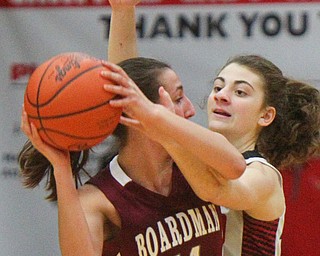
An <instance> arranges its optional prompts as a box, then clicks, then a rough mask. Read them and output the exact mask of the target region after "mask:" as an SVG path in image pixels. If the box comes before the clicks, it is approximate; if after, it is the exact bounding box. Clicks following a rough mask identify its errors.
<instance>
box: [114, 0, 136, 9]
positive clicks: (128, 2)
mask: <svg viewBox="0 0 320 256" xmlns="http://www.w3.org/2000/svg"><path fill="white" fill-rule="evenodd" d="M109 3H110V5H111V7H112V8H119V7H130V6H136V5H137V4H138V3H140V0H109Z"/></svg>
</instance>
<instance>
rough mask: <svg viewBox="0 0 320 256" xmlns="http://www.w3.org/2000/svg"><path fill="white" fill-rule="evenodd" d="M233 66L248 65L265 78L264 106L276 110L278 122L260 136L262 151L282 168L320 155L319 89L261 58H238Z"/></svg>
mask: <svg viewBox="0 0 320 256" xmlns="http://www.w3.org/2000/svg"><path fill="white" fill-rule="evenodd" d="M231 63H237V64H239V65H241V66H245V67H247V68H249V69H250V70H251V71H252V72H254V73H255V74H257V75H259V76H260V77H261V78H262V81H263V83H264V92H265V102H264V104H265V105H266V106H273V107H274V108H275V109H276V117H275V119H274V121H273V122H272V124H271V125H269V126H267V127H264V128H263V129H262V131H261V133H260V135H259V138H258V141H257V145H256V146H257V149H258V150H259V152H260V153H262V154H263V155H264V156H265V157H266V158H267V159H268V160H269V162H270V163H271V164H273V165H274V166H276V167H278V168H280V167H287V166H290V165H292V164H298V163H303V162H305V161H306V160H307V159H308V158H310V157H311V156H313V155H315V154H317V153H318V152H319V145H320V144H319V142H320V135H319V134H320V133H319V132H320V95H319V90H318V89H316V88H315V87H314V86H312V85H310V84H307V83H304V82H301V81H297V80H293V79H290V78H288V77H285V76H284V75H283V74H282V71H281V70H280V69H279V68H278V67H277V66H276V65H274V64H273V63H272V62H270V61H269V60H267V59H265V58H263V57H261V56H256V55H243V56H236V57H234V58H232V59H230V60H229V61H228V62H227V64H226V65H225V66H224V67H226V66H227V65H229V64H231ZM224 67H223V68H224ZM223 68H222V69H223Z"/></svg>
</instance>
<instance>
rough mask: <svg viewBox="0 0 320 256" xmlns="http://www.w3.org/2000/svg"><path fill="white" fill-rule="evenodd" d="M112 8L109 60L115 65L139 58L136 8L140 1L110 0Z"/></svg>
mask: <svg viewBox="0 0 320 256" xmlns="http://www.w3.org/2000/svg"><path fill="white" fill-rule="evenodd" d="M109 2H110V5H111V7H112V15H111V25H110V34H109V45H108V53H107V54H108V60H109V61H111V62H113V63H119V62H120V61H123V60H126V59H129V58H134V57H137V56H138V50H137V36H136V23H135V6H136V5H137V4H138V3H139V2H140V0H109Z"/></svg>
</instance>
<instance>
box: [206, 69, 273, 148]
mask: <svg viewBox="0 0 320 256" xmlns="http://www.w3.org/2000/svg"><path fill="white" fill-rule="evenodd" d="M267 109H268V108H267V107H265V106H264V90H263V82H262V80H261V78H260V77H259V76H258V75H257V74H255V73H254V72H252V71H251V70H250V69H248V68H246V67H245V66H241V65H239V64H236V63H231V64H230V65H228V66H226V67H225V68H224V69H223V70H222V71H221V72H220V74H219V75H218V76H217V77H216V78H215V80H214V83H213V87H212V91H211V93H210V95H209V98H208V109H207V110H208V125H209V129H211V130H213V131H216V132H219V133H221V134H223V135H224V136H226V137H227V138H228V139H229V140H230V141H231V142H239V141H243V142H244V143H246V142H247V141H248V140H249V141H251V142H255V141H256V139H257V136H258V133H259V131H260V130H261V127H262V126H265V123H264V118H265V117H266V112H268V111H267Z"/></svg>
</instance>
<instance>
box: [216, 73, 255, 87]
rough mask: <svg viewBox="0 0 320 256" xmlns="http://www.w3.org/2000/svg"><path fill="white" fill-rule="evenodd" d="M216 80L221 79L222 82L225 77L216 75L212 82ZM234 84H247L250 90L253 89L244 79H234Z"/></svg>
mask: <svg viewBox="0 0 320 256" xmlns="http://www.w3.org/2000/svg"><path fill="white" fill-rule="evenodd" d="M216 80H220V81H222V82H225V79H224V78H223V77H221V76H218V77H216V78H215V79H214V80H213V82H215V81H216ZM235 84H247V85H249V86H250V87H251V88H252V90H254V87H253V86H252V84H250V83H249V82H248V81H246V80H236V81H235Z"/></svg>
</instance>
